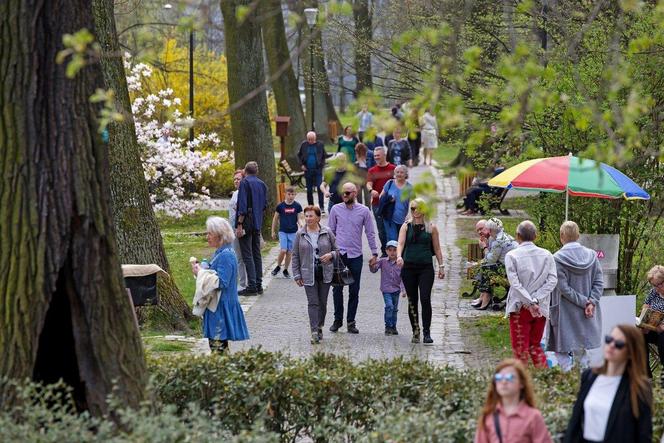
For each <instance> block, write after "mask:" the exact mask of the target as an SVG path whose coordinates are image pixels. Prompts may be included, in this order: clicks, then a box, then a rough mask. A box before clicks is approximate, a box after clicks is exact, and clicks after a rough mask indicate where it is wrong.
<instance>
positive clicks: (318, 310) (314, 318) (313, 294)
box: [292, 206, 337, 344]
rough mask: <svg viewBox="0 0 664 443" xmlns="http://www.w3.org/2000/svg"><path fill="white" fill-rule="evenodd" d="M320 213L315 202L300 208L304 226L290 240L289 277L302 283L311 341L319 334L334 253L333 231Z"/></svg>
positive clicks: (318, 336)
mask: <svg viewBox="0 0 664 443" xmlns="http://www.w3.org/2000/svg"><path fill="white" fill-rule="evenodd" d="M320 217H321V212H320V208H319V207H318V206H307V207H306V208H304V221H305V226H304V227H303V228H301V229H300V230H299V231H298V232H297V234H296V235H295V242H294V243H293V262H292V263H293V264H292V268H293V279H294V280H295V283H297V285H298V286H300V287H302V286H304V291H305V293H306V294H307V305H308V312H309V326H310V328H311V344H318V343H319V342H320V340H321V339H322V338H323V325H324V324H325V314H326V313H327V298H328V295H329V293H330V283H331V282H332V272H333V268H334V265H333V260H334V259H335V258H336V256H337V242H336V239H335V238H334V234H333V233H332V231H331V230H330V229H328V228H327V227H326V226H322V225H321V224H320Z"/></svg>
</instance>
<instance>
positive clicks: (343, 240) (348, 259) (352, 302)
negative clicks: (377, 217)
mask: <svg viewBox="0 0 664 443" xmlns="http://www.w3.org/2000/svg"><path fill="white" fill-rule="evenodd" d="M342 192H343V195H342V198H343V203H338V204H336V205H334V206H332V210H331V211H330V219H329V221H328V226H329V227H330V230H331V231H332V233H333V234H334V236H335V237H336V239H337V247H338V248H339V253H340V255H341V259H342V260H343V262H344V264H345V265H346V266H347V267H348V269H349V270H350V272H351V274H352V275H353V279H355V282H354V283H353V284H352V285H350V286H349V288H348V312H347V313H346V327H347V329H348V332H349V333H351V334H357V333H359V332H360V331H358V329H357V327H356V326H355V314H356V313H357V304H358V302H359V294H360V278H361V277H362V261H363V257H362V229H364V232H365V233H366V236H367V240H368V241H369V248H371V253H372V254H373V257H371V260H369V266H373V265H374V264H375V262H376V258H377V257H378V249H377V248H376V233H375V232H374V226H373V219H372V217H371V211H370V210H369V208H367V207H366V206H364V205H361V204H359V203H357V202H356V201H355V197H356V196H357V187H356V186H355V185H354V184H353V183H350V182H348V183H346V184H344V185H343V187H342ZM332 295H333V298H334V323H332V326H330V331H332V332H337V331H338V330H339V328H340V327H341V325H342V324H343V317H344V293H343V287H342V286H335V288H334V290H333V291H332Z"/></svg>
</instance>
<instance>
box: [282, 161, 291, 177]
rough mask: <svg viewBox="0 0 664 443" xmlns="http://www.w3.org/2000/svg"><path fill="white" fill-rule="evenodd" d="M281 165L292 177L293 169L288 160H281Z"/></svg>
mask: <svg viewBox="0 0 664 443" xmlns="http://www.w3.org/2000/svg"><path fill="white" fill-rule="evenodd" d="M279 164H281V167H282V168H284V171H286V174H289V175H290V174H291V173H292V172H293V169H292V168H291V166H290V165H289V164H288V160H285V159H284V160H281V161H280V162H279Z"/></svg>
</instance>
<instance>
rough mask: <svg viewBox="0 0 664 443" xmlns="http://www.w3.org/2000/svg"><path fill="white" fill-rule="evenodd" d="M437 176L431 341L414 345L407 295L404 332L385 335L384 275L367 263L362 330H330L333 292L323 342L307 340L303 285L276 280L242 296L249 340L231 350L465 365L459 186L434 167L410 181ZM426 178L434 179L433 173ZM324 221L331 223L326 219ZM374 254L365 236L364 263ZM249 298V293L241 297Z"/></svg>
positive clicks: (301, 196)
mask: <svg viewBox="0 0 664 443" xmlns="http://www.w3.org/2000/svg"><path fill="white" fill-rule="evenodd" d="M427 171H428V172H430V173H431V174H433V176H434V177H435V180H436V182H437V183H438V186H439V194H440V195H441V196H442V197H443V202H442V203H441V204H440V205H439V207H438V215H437V219H436V222H437V224H438V227H439V229H440V231H441V234H442V247H443V253H444V256H445V263H446V272H447V275H446V278H445V279H444V280H436V282H435V284H434V290H433V296H432V307H433V319H432V325H431V335H432V338H433V339H434V343H433V345H427V346H425V345H423V344H421V343H420V344H411V343H410V338H411V329H410V323H409V321H408V310H407V309H408V308H407V301H406V299H403V298H402V299H401V300H400V305H399V314H398V322H397V329H398V330H399V333H400V335H398V336H385V335H384V323H383V309H384V305H383V298H382V295H381V292H380V290H379V283H380V276H379V274H378V273H377V274H372V273H370V272H369V268H368V265H366V266H365V268H364V269H363V270H362V283H361V289H360V302H359V308H358V313H357V317H356V319H357V327H358V328H359V330H360V333H359V334H357V335H353V334H348V333H346V331H345V324H344V326H343V327H342V328H341V329H340V330H339V332H337V333H331V332H329V330H328V327H329V325H330V324H331V322H332V318H333V311H334V307H333V302H332V293H331V292H332V291H330V296H329V300H328V313H327V318H326V326H325V328H324V331H323V334H324V338H323V340H322V342H321V344H320V345H311V344H310V343H309V339H310V334H309V322H308V317H307V301H306V297H305V294H304V289H302V288H299V287H298V286H297V285H295V283H294V282H293V281H292V280H289V279H284V278H273V279H272V280H271V281H270V282H269V286H268V287H267V289H266V291H265V293H264V294H263V295H262V296H259V297H252V300H251V301H249V300H243V303H242V304H243V308H244V309H246V314H245V315H246V320H247V323H248V326H249V331H250V334H251V339H250V340H248V341H245V342H239V343H232V344H231V349H232V351H237V350H243V349H248V348H251V347H261V348H263V349H264V350H268V351H281V352H285V353H288V354H290V355H292V356H296V357H306V356H309V355H311V354H312V353H314V352H328V353H334V354H339V355H344V356H347V357H349V358H350V359H352V360H353V361H356V362H357V361H362V360H366V359H370V358H395V357H405V358H410V357H413V358H420V359H424V360H428V361H431V362H434V363H436V364H441V365H442V364H449V365H452V366H455V367H458V368H462V367H464V360H463V354H464V353H465V351H464V346H463V341H462V339H461V334H460V330H459V322H458V319H457V309H458V306H459V300H458V293H459V285H460V282H461V267H462V266H463V260H462V259H461V251H459V249H458V248H457V247H456V246H455V244H454V242H455V240H456V224H455V223H456V222H455V220H456V211H455V209H454V202H455V200H456V195H457V193H458V189H454V183H455V181H454V180H453V179H450V178H443V177H442V176H441V175H440V173H439V171H437V170H436V169H435V168H429V167H424V166H419V167H416V168H413V169H412V170H411V175H410V180H411V181H412V182H417V181H418V180H421V179H424V178H422V176H423V174H424V173H425V172H427ZM428 179H431V176H429V178H428ZM303 200H304V193H300V194H299V195H298V201H300V202H301V203H306V201H303ZM322 222H323V223H324V224H327V218H326V217H324V218H323V220H322ZM370 257H371V253H370V251H369V248H368V245H367V244H366V239H365V255H364V258H365V262H366V263H368V260H369V258H370ZM264 263H265V264H266V269H265V271H266V272H265V273H266V274H268V275H269V271H270V270H271V269H272V266H273V261H272V265H271V266H270V267H269V268H268V267H267V266H269V265H270V263H271V261H270V260H269V259H268V260H265V262H264ZM344 294H345V297H344V299H345V300H344V301H345V304H347V300H348V295H347V294H348V292H347V288H345V290H344ZM243 298H245V297H243Z"/></svg>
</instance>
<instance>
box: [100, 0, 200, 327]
mask: <svg viewBox="0 0 664 443" xmlns="http://www.w3.org/2000/svg"><path fill="white" fill-rule="evenodd" d="M92 9H93V14H94V20H95V29H96V36H97V41H98V42H99V44H100V45H101V47H102V51H103V53H102V58H101V66H102V71H103V74H104V81H105V83H106V88H108V89H112V90H113V91H115V100H116V103H117V106H118V108H120V110H121V112H122V113H123V115H124V120H123V121H122V122H113V123H111V124H110V125H109V127H108V129H109V138H110V142H109V160H110V178H111V201H112V209H113V219H114V221H115V228H116V235H117V241H118V251H119V255H120V260H121V262H122V263H127V264H151V263H156V264H157V265H159V266H160V267H161V268H162V269H163V270H164V271H166V272H168V273H170V267H169V265H168V260H167V258H166V253H165V251H164V243H163V240H162V238H161V233H160V231H159V226H158V224H157V220H156V218H155V215H154V211H153V209H152V203H151V202H150V192H149V190H148V185H147V182H146V181H145V176H144V174H143V165H142V162H141V157H140V148H139V146H138V143H137V141H136V129H135V126H134V119H133V116H132V113H131V102H130V101H129V91H128V89H127V79H126V77H125V71H124V65H123V62H122V50H121V49H120V44H119V43H118V37H117V31H116V28H115V19H114V5H113V0H93V1H92ZM157 285H158V287H157V291H158V292H159V299H160V300H159V304H158V305H156V306H150V307H143V308H138V313H139V317H140V319H141V324H144V325H145V326H146V327H149V328H150V329H156V330H165V331H170V330H189V325H188V321H190V320H191V319H192V318H193V315H192V314H191V310H190V309H189V306H188V305H187V303H186V302H185V300H184V298H182V295H181V294H180V291H179V290H178V288H177V286H176V285H175V281H174V280H173V279H172V278H170V277H162V276H160V277H159V278H158V279H157Z"/></svg>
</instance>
